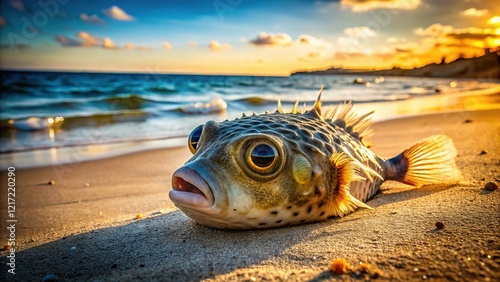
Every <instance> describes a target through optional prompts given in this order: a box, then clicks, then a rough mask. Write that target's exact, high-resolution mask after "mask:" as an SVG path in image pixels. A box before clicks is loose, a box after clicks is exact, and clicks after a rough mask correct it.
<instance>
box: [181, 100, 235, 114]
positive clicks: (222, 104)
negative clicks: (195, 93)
mask: <svg viewBox="0 0 500 282" xmlns="http://www.w3.org/2000/svg"><path fill="white" fill-rule="evenodd" d="M226 109H227V103H226V101H224V100H223V99H222V98H215V99H213V100H211V101H209V102H206V103H201V102H198V103H194V104H190V105H186V106H182V107H180V108H179V110H180V111H181V112H183V113H186V114H210V113H220V112H224V111H225V110H226Z"/></svg>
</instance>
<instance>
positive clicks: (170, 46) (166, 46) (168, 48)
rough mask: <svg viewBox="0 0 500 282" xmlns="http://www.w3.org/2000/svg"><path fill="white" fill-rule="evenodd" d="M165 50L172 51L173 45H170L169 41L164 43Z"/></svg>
mask: <svg viewBox="0 0 500 282" xmlns="http://www.w3.org/2000/svg"><path fill="white" fill-rule="evenodd" d="M163 48H164V49H166V50H170V49H172V45H170V43H168V42H167V41H164V42H163Z"/></svg>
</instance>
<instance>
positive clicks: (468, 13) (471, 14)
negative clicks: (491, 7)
mask: <svg viewBox="0 0 500 282" xmlns="http://www.w3.org/2000/svg"><path fill="white" fill-rule="evenodd" d="M487 13H488V10H487V9H483V10H476V9H475V8H470V9H467V10H465V11H463V12H462V15H463V16H466V17H482V16H484V15H486V14H487Z"/></svg>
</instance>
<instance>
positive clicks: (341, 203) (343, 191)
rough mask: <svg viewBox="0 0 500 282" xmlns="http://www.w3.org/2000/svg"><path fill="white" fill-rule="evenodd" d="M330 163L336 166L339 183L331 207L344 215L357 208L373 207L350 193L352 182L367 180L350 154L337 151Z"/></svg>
mask: <svg viewBox="0 0 500 282" xmlns="http://www.w3.org/2000/svg"><path fill="white" fill-rule="evenodd" d="M330 163H331V164H332V166H333V167H335V168H336V173H337V177H336V179H337V184H336V187H335V192H334V195H333V201H332V204H331V209H332V210H333V212H334V214H335V215H336V216H344V215H346V214H349V213H351V212H353V211H355V210H356V209H357V208H367V209H371V208H370V207H369V206H368V205H366V204H365V203H363V202H362V201H360V200H358V199H356V198H355V197H354V196H352V195H351V193H350V187H351V183H352V182H355V181H365V180H366V179H365V178H364V177H362V176H361V175H359V172H360V170H361V168H360V167H359V163H358V162H355V161H354V160H353V159H352V158H351V157H350V156H349V155H347V154H345V153H342V152H335V153H333V154H332V156H331V157H330Z"/></svg>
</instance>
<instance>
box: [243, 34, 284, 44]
mask: <svg viewBox="0 0 500 282" xmlns="http://www.w3.org/2000/svg"><path fill="white" fill-rule="evenodd" d="M250 43H251V44H253V45H256V46H290V45H292V43H293V39H292V37H290V35H288V34H286V33H280V34H273V33H266V32H261V33H260V34H259V36H257V38H255V39H254V40H251V41H250Z"/></svg>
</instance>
